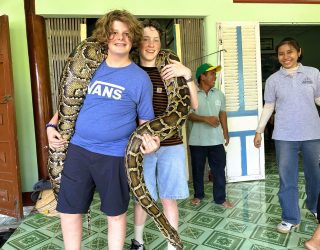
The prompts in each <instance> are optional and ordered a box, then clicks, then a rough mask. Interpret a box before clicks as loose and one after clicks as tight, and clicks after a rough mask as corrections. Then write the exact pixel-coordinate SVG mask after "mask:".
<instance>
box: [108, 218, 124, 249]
mask: <svg viewBox="0 0 320 250" xmlns="http://www.w3.org/2000/svg"><path fill="white" fill-rule="evenodd" d="M126 218H127V213H123V214H121V215H118V216H108V249H109V250H123V246H124V241H125V237H126Z"/></svg>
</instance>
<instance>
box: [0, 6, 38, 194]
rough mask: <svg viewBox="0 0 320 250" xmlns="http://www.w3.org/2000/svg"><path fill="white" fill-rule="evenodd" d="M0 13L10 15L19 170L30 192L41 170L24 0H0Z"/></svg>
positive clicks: (23, 188)
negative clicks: (34, 117) (37, 146)
mask: <svg viewBox="0 0 320 250" xmlns="http://www.w3.org/2000/svg"><path fill="white" fill-rule="evenodd" d="M0 15H7V16H9V29H10V41H11V56H12V67H13V81H14V95H15V99H14V100H15V106H16V120H17V133H18V147H19V148H18V150H19V162H20V172H21V180H22V191H24V192H27V191H31V190H32V185H33V184H34V183H35V182H36V181H37V180H38V172H37V159H36V147H35V133H34V122H33V109H32V97H31V85H30V74H29V60H28V48H27V38H26V25H25V15H24V3H23V0H1V1H0ZM0 32H1V31H0Z"/></svg>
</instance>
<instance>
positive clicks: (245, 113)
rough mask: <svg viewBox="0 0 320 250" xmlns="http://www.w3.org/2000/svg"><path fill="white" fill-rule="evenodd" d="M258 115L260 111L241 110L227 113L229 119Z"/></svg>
mask: <svg viewBox="0 0 320 250" xmlns="http://www.w3.org/2000/svg"><path fill="white" fill-rule="evenodd" d="M256 115H258V110H257V109H256V110H241V111H233V112H227V116H228V117H238V116H256Z"/></svg>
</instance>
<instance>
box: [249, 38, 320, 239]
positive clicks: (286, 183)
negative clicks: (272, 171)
mask: <svg viewBox="0 0 320 250" xmlns="http://www.w3.org/2000/svg"><path fill="white" fill-rule="evenodd" d="M276 52H277V54H278V60H279V62H280V64H281V65H282V67H281V68H280V69H279V70H278V71H277V72H275V73H274V74H272V75H271V76H270V77H269V78H268V79H267V82H266V87H265V93H264V99H265V105H264V107H263V111H262V114H261V118H260V121H259V124H258V128H257V130H256V135H255V137H254V145H255V147H257V148H259V147H260V146H261V133H263V131H264V128H265V125H266V123H267V121H268V120H269V118H270V116H271V114H272V112H273V111H274V109H275V124H274V131H273V135H272V138H273V139H274V141H275V147H276V157H277V165H278V168H279V175H280V190H279V193H278V196H279V201H280V206H281V208H282V222H281V223H280V224H278V226H277V231H278V232H281V233H289V232H290V230H291V229H292V228H295V227H297V226H298V225H299V223H300V210H299V195H298V178H299V171H298V160H299V152H300V151H301V153H302V155H303V170H304V176H305V180H306V187H305V190H306V194H307V199H306V206H307V208H308V209H309V210H310V212H311V213H313V214H314V215H316V210H317V199H318V194H319V191H320V168H319V155H320V129H319V128H320V118H319V114H318V111H317V108H316V105H320V73H319V70H318V69H316V68H312V67H307V66H304V65H302V64H301V63H300V60H301V58H302V55H301V48H300V46H299V44H298V42H297V41H296V40H295V39H293V38H285V39H283V40H282V41H281V42H280V43H279V44H278V45H277V47H276Z"/></svg>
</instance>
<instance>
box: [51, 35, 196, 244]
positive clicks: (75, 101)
mask: <svg viewBox="0 0 320 250" xmlns="http://www.w3.org/2000/svg"><path fill="white" fill-rule="evenodd" d="M105 55H106V51H105V49H104V47H103V46H102V45H101V44H99V43H98V42H96V41H95V40H94V39H93V38H88V39H86V40H85V41H83V42H82V43H80V44H79V45H78V46H77V47H76V48H75V50H74V51H73V52H72V53H71V55H70V56H69V58H68V60H67V63H66V65H65V68H64V70H63V73H62V77H61V80H60V86H59V106H58V114H59V119H58V125H57V127H58V131H59V132H60V134H61V135H62V137H63V138H65V139H67V140H68V141H69V140H70V138H71V136H72V135H73V132H74V125H75V122H76V119H77V116H78V113H79V111H80V109H81V106H82V104H83V101H84V98H85V95H86V91H87V87H88V85H89V83H90V80H91V78H92V76H93V74H94V72H95V70H96V69H97V68H98V66H99V65H100V64H101V63H102V62H103V60H104V58H105ZM170 58H171V59H175V60H177V59H178V58H177V57H176V56H175V55H174V54H173V53H172V52H170V51H168V50H161V51H160V53H159V54H158V56H157V60H156V66H157V68H158V70H159V71H160V70H161V68H162V67H163V66H165V65H166V64H168V63H170V61H169V60H170ZM165 87H166V91H167V94H168V106H167V109H166V111H165V113H164V114H163V115H162V116H161V117H158V118H156V119H154V120H151V121H149V122H146V123H144V124H142V125H141V126H139V127H138V128H137V129H136V130H135V131H134V133H133V134H132V135H131V137H130V139H129V142H128V145H127V148H126V157H125V164H126V171H127V176H128V182H129V186H130V189H131V190H132V192H133V193H134V195H135V197H136V198H137V200H138V202H139V204H140V205H141V206H142V207H143V208H144V209H145V211H146V212H147V213H148V214H149V215H150V216H151V217H152V218H153V219H154V221H155V222H156V225H157V226H158V228H159V230H160V231H161V232H162V233H163V235H164V236H165V238H166V239H167V240H168V241H169V242H170V243H171V244H173V245H174V246H176V248H177V249H182V242H181V240H180V237H179V234H178V232H177V231H176V230H175V229H174V228H173V227H172V226H171V225H170V223H169V221H168V220H167V218H166V217H165V215H164V214H163V212H162V211H161V210H160V209H159V207H158V206H157V204H156V202H155V201H154V200H153V199H152V198H151V195H150V193H149V191H148V189H147V187H146V185H145V181H144V177H143V167H142V164H143V154H142V153H141V152H140V145H141V144H142V140H141V137H142V135H143V134H144V133H149V134H150V135H157V136H159V137H160V140H161V141H162V140H164V139H166V138H169V137H171V136H172V135H173V134H175V133H176V132H177V130H179V129H180V128H181V126H182V125H183V124H184V122H185V120H186V117H187V115H188V113H189V110H190V96H189V89H188V87H187V85H186V83H185V81H184V79H183V78H181V77H178V78H172V79H170V80H167V81H165ZM67 149H68V146H67V145H66V146H65V147H63V148H59V149H57V150H49V157H48V169H49V177H50V180H51V183H52V187H53V190H54V193H55V195H56V197H57V194H58V192H59V188H60V178H61V171H62V169H63V164H64V159H65V157H66V153H67Z"/></svg>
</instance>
